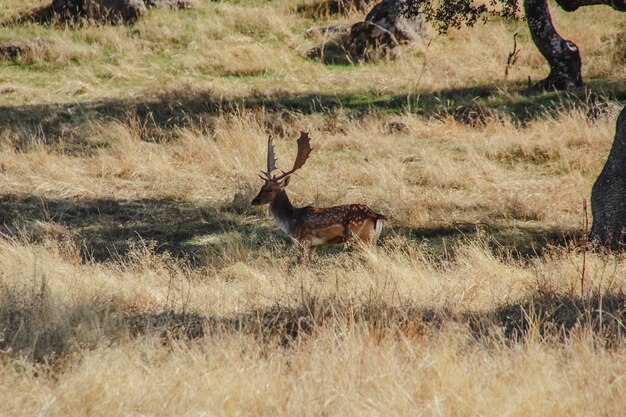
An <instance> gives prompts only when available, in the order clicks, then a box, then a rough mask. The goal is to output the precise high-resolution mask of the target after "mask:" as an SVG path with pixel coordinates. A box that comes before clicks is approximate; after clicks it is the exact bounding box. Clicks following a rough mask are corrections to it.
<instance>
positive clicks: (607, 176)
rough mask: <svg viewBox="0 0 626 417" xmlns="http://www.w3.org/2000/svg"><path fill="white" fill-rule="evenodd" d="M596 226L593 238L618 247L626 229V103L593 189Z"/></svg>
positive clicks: (594, 222) (592, 210)
mask: <svg viewBox="0 0 626 417" xmlns="http://www.w3.org/2000/svg"><path fill="white" fill-rule="evenodd" d="M591 213H592V215H593V226H592V227H591V238H592V239H594V240H596V241H597V242H598V243H600V244H601V245H605V246H608V247H611V248H617V247H619V246H620V245H621V244H622V243H624V237H625V233H626V107H624V109H623V110H622V112H621V113H620V115H619V117H618V118H617V126H616V128H615V139H614V140H613V146H612V147H611V151H610V152H609V157H608V158H607V160H606V163H605V164H604V168H603V169H602V172H601V173H600V175H599V176H598V179H597V180H596V182H595V184H593V188H592V189H591Z"/></svg>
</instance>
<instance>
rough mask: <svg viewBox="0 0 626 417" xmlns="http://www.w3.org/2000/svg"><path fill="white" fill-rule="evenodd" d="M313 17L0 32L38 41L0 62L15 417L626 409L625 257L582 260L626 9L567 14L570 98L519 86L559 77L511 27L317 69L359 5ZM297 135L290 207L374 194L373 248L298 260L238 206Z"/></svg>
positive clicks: (286, 11)
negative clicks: (324, 30)
mask: <svg viewBox="0 0 626 417" xmlns="http://www.w3.org/2000/svg"><path fill="white" fill-rule="evenodd" d="M314 3H315V2H314V1H313V0H302V1H301V2H300V3H298V2H291V1H287V0H277V1H272V2H266V1H261V0H248V1H209V0H196V3H195V7H194V8H193V9H191V10H186V11H168V10H151V11H149V13H148V15H147V16H146V17H145V18H144V19H142V20H141V21H139V22H138V23H136V24H134V25H131V26H108V25H83V26H80V27H74V28H70V27H55V26H41V25H37V24H31V23H29V24H23V25H19V26H16V25H3V26H0V43H2V42H4V41H11V40H16V39H27V40H31V41H33V42H37V45H38V48H37V49H36V50H35V51H34V52H32V53H30V54H26V55H25V56H22V57H21V58H20V59H17V60H13V61H0V149H1V152H0V232H1V234H0V415H3V416H4V415H6V416H13V415H16V416H17V415H33V416H34V415H41V416H67V415H75V416H82V415H85V416H87V415H89V416H100V415H102V416H112V415H115V416H117V415H120V416H121V415H123V416H144V415H150V416H153V415H154V416H156V415H163V416H166V415H167V416H218V415H224V416H234V415H239V416H259V415H266V416H309V415H310V416H318V415H333V416H338V415H346V416H347V415H350V416H352V415H376V416H404V415H407V416H408V415H411V416H414V415H420V416H431V415H432V416H435V415H443V416H451V415H455V416H479V415H480V416H530V415H532V416H554V415H585V416H617V415H621V414H622V413H623V410H624V409H626V377H625V375H626V337H625V335H624V332H625V331H626V278H625V277H626V259H625V258H624V256H623V254H616V253H606V252H601V251H600V252H591V251H587V250H586V249H585V247H586V246H585V245H584V242H585V236H586V226H585V218H586V215H585V201H588V199H589V195H590V191H591V186H592V184H593V182H594V180H595V178H596V177H597V175H598V174H599V172H600V170H601V169H602V166H603V164H604V161H605V159H606V156H607V154H608V150H609V148H610V146H611V143H612V140H613V135H614V129H615V119H616V116H617V112H618V111H619V109H621V107H623V105H624V104H625V103H626V43H624V37H625V35H626V20H624V14H620V13H618V12H614V11H612V10H611V9H609V8H606V7H587V8H583V9H582V10H579V11H577V12H575V13H565V12H563V11H561V10H559V9H558V8H557V7H556V6H554V7H553V15H554V20H555V23H556V25H557V27H558V28H559V30H560V31H561V33H562V35H563V36H564V37H565V38H568V39H571V40H573V41H574V42H576V43H577V44H578V46H579V47H580V48H581V51H582V56H583V64H584V67H583V77H584V79H585V81H586V83H587V88H586V89H584V90H580V91H576V92H573V93H568V94H564V93H540V92H528V91H527V85H528V79H529V77H530V79H531V80H532V81H538V80H540V79H541V78H543V77H545V76H546V75H547V72H548V68H547V65H546V64H545V62H544V60H543V59H542V57H541V56H540V54H539V53H538V51H537V50H536V48H535V47H534V46H533V44H532V42H531V41H530V38H529V34H528V31H527V28H526V26H525V22H523V21H520V22H506V21H494V22H490V23H489V24H487V25H478V26H477V27H475V28H473V29H462V30H456V31H453V32H451V33H450V34H448V35H446V36H442V35H437V34H436V33H434V32H433V31H431V34H430V37H429V38H428V39H425V40H423V41H419V42H417V43H416V44H414V45H410V46H408V47H407V48H405V49H404V52H403V53H402V55H400V56H399V57H398V58H397V59H395V60H390V61H383V62H378V63H368V64H359V65H328V64H325V63H323V62H320V61H317V60H312V59H309V58H307V52H308V51H309V50H311V49H312V48H315V47H319V46H320V42H321V40H320V39H310V38H308V37H307V36H306V30H307V29H308V28H310V27H312V26H315V25H321V24H326V23H329V22H342V23H350V22H356V21H358V20H362V19H363V13H361V12H358V11H354V12H352V13H349V14H347V15H321V16H315V15H314V14H312V13H310V12H307V11H306V10H305V11H303V8H302V7H299V6H301V5H303V4H305V5H312V4H314ZM3 4H6V5H7V6H6V7H2V8H1V9H0V21H5V22H6V21H8V20H9V19H11V18H12V17H15V16H17V15H19V14H20V13H26V12H27V11H29V10H30V9H32V8H33V7H36V6H39V5H41V4H42V2H40V1H36V0H20V1H18V0H5V1H4V2H3ZM304 9H306V8H304ZM308 10H309V11H310V8H309V9H308ZM515 32H518V34H519V35H518V47H519V48H521V52H520V55H519V59H518V61H517V62H516V63H515V65H513V66H512V67H511V68H510V69H509V72H508V76H507V77H505V76H504V70H505V65H506V58H507V54H508V53H509V52H510V51H511V49H512V46H513V33H515ZM597 97H602V98H603V99H604V100H606V101H607V102H608V103H609V110H608V112H607V114H606V115H602V116H601V117H599V118H597V119H592V118H590V117H588V112H589V109H590V108H591V107H592V106H593V103H594V101H595V100H596V98H597ZM472 102H476V103H478V104H479V105H480V106H481V107H482V108H484V109H486V113H487V116H486V118H485V119H484V120H481V121H479V122H478V123H474V124H467V123H463V122H462V121H459V120H456V119H455V117H454V115H455V113H458V109H459V108H461V107H462V106H467V105H469V104H470V103H472ZM301 130H303V131H307V132H310V135H311V138H312V146H313V148H314V149H313V153H312V154H311V157H310V159H309V160H308V162H307V164H306V165H305V166H304V168H303V169H302V170H300V171H299V172H298V173H297V174H295V175H294V177H293V178H292V181H291V184H290V186H289V190H288V191H289V195H290V197H291V199H292V201H293V202H294V203H295V204H296V205H306V204H318V205H322V206H330V205H336V204H343V203H351V202H364V203H367V204H368V205H369V206H370V207H372V208H373V209H375V210H376V211H379V212H381V213H384V214H385V215H386V216H387V217H388V218H389V222H388V223H387V226H386V229H385V231H384V232H383V237H382V239H381V241H380V242H379V244H378V246H377V247H376V248H373V249H367V250H354V249H344V248H341V247H338V248H330V249H326V250H319V251H318V252H317V254H316V256H315V258H314V259H313V261H312V262H311V263H310V264H308V265H305V266H300V265H298V264H297V263H296V253H297V251H296V248H295V247H294V245H293V244H292V243H291V241H290V240H289V239H288V238H287V236H286V235H284V234H283V233H282V232H281V231H280V230H279V229H278V227H277V226H276V225H275V223H274V221H273V219H272V218H271V217H270V216H269V215H268V213H267V210H266V209H265V208H260V209H257V208H253V207H250V206H249V205H248V204H247V202H248V201H250V200H251V199H252V198H253V197H254V195H255V194H256V192H257V191H258V189H259V188H260V186H261V181H260V180H259V178H258V176H257V173H258V172H259V170H260V169H263V168H264V165H263V164H264V160H265V155H266V148H265V147H266V141H267V136H268V134H272V135H274V136H275V137H276V141H275V142H276V147H277V153H278V158H279V161H278V163H279V166H281V164H283V165H284V166H285V167H286V166H287V165H289V164H290V163H291V158H293V155H294V152H295V139H296V138H297V137H298V132H299V131H301ZM589 216H590V214H589ZM589 220H591V219H590V218H589ZM583 287H584V288H583Z"/></svg>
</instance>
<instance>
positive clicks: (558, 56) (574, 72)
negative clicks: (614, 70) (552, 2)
mask: <svg viewBox="0 0 626 417" xmlns="http://www.w3.org/2000/svg"><path fill="white" fill-rule="evenodd" d="M524 11H525V12H526V20H527V21H528V28H529V29H530V34H531V35H532V38H533V41H534V42H535V45H536V46H537V49H539V52H541V55H543V56H544V58H545V59H546V60H547V61H548V64H550V74H549V75H548V77H547V78H546V79H545V80H542V81H540V82H539V83H537V85H536V86H537V87H540V88H543V89H546V90H553V89H557V90H569V89H572V88H575V87H580V86H582V85H583V78H582V73H581V69H582V61H581V59H580V52H579V50H578V46H576V44H575V43H574V42H572V41H568V40H566V39H563V38H562V37H561V36H560V35H559V34H558V33H557V31H556V29H555V28H554V25H553V24H552V17H551V16H550V9H549V8H548V0H525V1H524Z"/></svg>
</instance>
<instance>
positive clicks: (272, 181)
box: [251, 132, 387, 264]
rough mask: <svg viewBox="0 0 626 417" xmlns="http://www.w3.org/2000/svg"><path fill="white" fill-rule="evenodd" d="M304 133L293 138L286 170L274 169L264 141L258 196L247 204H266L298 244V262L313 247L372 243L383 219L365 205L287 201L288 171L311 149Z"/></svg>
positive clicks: (303, 260)
mask: <svg viewBox="0 0 626 417" xmlns="http://www.w3.org/2000/svg"><path fill="white" fill-rule="evenodd" d="M310 141H311V138H310V137H309V134H308V133H305V132H300V137H299V138H298V140H297V145H298V153H297V155H296V159H295V161H294V164H293V168H292V169H291V170H289V171H287V172H285V171H282V170H280V171H281V174H279V175H273V172H274V171H276V157H275V153H274V143H273V139H272V137H271V136H270V137H269V138H268V140H267V170H266V171H261V174H262V175H259V177H261V179H262V180H263V181H264V183H263V186H262V187H261V190H260V191H259V193H258V195H257V196H256V197H254V199H253V200H252V202H251V204H252V205H253V206H260V205H264V204H269V208H270V212H271V213H272V216H273V217H274V220H275V221H276V223H277V224H278V227H279V228H280V229H281V230H282V231H283V232H285V233H286V234H287V235H289V237H291V238H292V239H293V240H294V241H295V242H296V243H297V245H298V246H299V249H300V254H299V263H301V264H304V263H306V262H307V261H309V260H310V259H311V257H312V255H313V253H314V252H315V249H316V248H317V247H324V246H330V245H338V244H343V243H347V242H358V243H363V244H369V245H375V244H376V241H377V240H378V239H379V237H380V234H381V232H382V229H383V224H384V222H385V221H386V220H387V218H386V217H385V216H384V215H382V214H380V213H376V212H375V211H374V210H372V209H371V208H369V207H368V206H366V205H365V204H346V205H341V206H334V207H317V206H306V207H294V206H293V205H292V204H291V202H290V201H289V197H288V196H287V192H286V191H285V188H286V187H287V186H288V185H289V181H290V180H291V174H293V173H294V172H296V171H297V170H299V169H300V168H302V166H303V165H304V163H305V162H306V160H307V159H308V157H309V155H310V154H311V151H312V148H311V144H310Z"/></svg>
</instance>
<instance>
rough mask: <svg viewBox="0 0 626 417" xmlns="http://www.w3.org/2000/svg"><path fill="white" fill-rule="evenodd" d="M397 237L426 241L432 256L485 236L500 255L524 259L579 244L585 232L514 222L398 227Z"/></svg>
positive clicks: (441, 254) (419, 242)
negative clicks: (512, 223)
mask: <svg viewBox="0 0 626 417" xmlns="http://www.w3.org/2000/svg"><path fill="white" fill-rule="evenodd" d="M394 232H396V233H397V234H399V235H400V236H404V237H405V238H408V239H411V240H414V241H415V242H417V243H418V244H425V245H426V248H428V251H429V252H430V253H432V254H434V255H435V256H453V255H454V250H455V247H456V246H457V245H456V244H457V243H459V242H463V241H467V240H468V239H476V238H484V239H486V241H487V243H488V245H489V246H490V248H491V249H492V251H493V252H494V253H495V254H496V255H497V256H500V257H502V258H507V259H527V258H534V257H538V256H543V255H544V254H545V253H546V251H547V250H549V249H550V248H554V247H576V246H580V245H581V244H582V242H584V239H585V233H584V232H583V231H582V230H580V229H563V228H558V227H554V228H546V227H540V226H534V225H524V224H520V223H517V224H516V225H515V226H511V225H508V224H488V223H457V224H449V225H437V226H433V227H422V228H398V229H397V230H395V231H394Z"/></svg>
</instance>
